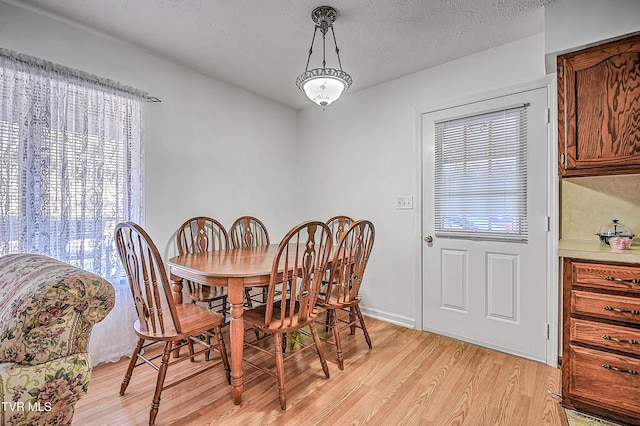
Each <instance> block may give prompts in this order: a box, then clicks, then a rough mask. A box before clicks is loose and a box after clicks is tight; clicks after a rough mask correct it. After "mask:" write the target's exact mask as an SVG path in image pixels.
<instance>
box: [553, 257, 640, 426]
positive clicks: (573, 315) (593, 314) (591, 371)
mask: <svg viewBox="0 0 640 426" xmlns="http://www.w3.org/2000/svg"><path fill="white" fill-rule="evenodd" d="M563 267H564V269H563V339H562V340H563V342H562V343H563V351H562V352H563V353H562V404H563V405H565V406H567V407H570V408H573V409H576V410H580V411H584V412H587V413H592V414H594V415H597V416H601V417H605V418H609V419H611V420H616V421H621V422H624V423H628V424H636V425H637V424H640V265H638V264H625V263H603V262H595V261H588V260H578V259H564V264H563Z"/></svg>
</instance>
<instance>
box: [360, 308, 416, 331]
mask: <svg viewBox="0 0 640 426" xmlns="http://www.w3.org/2000/svg"><path fill="white" fill-rule="evenodd" d="M360 310H361V311H362V315H364V316H367V317H371V318H375V319H378V320H380V321H386V322H389V323H391V324H395V325H399V326H400V327H405V328H416V322H415V319H414V318H410V317H405V316H401V315H397V314H394V313H392V312H385V311H380V310H378V309H372V308H367V307H366V306H362V305H360Z"/></svg>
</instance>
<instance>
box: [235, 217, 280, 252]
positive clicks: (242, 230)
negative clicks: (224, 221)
mask: <svg viewBox="0 0 640 426" xmlns="http://www.w3.org/2000/svg"><path fill="white" fill-rule="evenodd" d="M229 233H230V234H231V244H232V245H233V248H240V247H244V248H246V247H258V246H268V245H269V244H270V242H269V232H267V227H266V226H264V223H262V222H261V221H260V219H258V218H256V217H253V216H242V217H239V218H238V219H236V221H235V222H233V225H231V230H230V231H229Z"/></svg>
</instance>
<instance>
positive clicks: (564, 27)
mask: <svg viewBox="0 0 640 426" xmlns="http://www.w3.org/2000/svg"><path fill="white" fill-rule="evenodd" d="M638 31H640V1H638V0H607V1H603V0H560V1H558V2H556V3H551V4H550V5H548V6H545V8H544V39H545V53H546V54H547V56H546V63H547V65H546V66H547V72H549V73H555V72H556V57H557V55H558V54H562V53H566V52H571V51H575V50H580V49H582V48H585V47H588V46H591V45H595V44H600V43H602V42H603V41H608V40H611V39H615V38H618V37H620V36H623V35H627V34H633V33H636V32H638Z"/></svg>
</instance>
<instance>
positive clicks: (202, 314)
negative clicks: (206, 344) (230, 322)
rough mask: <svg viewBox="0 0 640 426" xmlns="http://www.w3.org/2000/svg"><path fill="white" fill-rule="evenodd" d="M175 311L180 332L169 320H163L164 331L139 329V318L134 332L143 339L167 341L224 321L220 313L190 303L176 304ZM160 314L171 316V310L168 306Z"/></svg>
mask: <svg viewBox="0 0 640 426" xmlns="http://www.w3.org/2000/svg"><path fill="white" fill-rule="evenodd" d="M176 312H177V314H178V318H180V325H181V328H182V333H178V332H177V331H176V329H175V326H174V325H173V323H170V322H169V321H166V322H165V329H164V331H161V330H157V331H156V332H155V333H154V332H153V330H141V328H140V321H139V320H137V321H136V322H135V324H134V326H133V328H134V330H135V332H136V334H137V335H138V336H139V337H141V338H143V339H145V340H158V341H167V340H179V339H182V338H186V337H188V336H193V335H195V334H199V333H202V332H204V331H207V330H211V329H212V328H214V327H216V326H219V325H221V324H222V323H223V322H224V320H223V317H222V315H220V314H218V313H217V312H213V311H211V310H210V309H207V308H205V307H203V306H199V305H194V304H192V303H185V304H181V305H176ZM162 316H163V317H164V318H169V319H170V318H171V312H170V311H169V309H168V308H167V309H163V310H162Z"/></svg>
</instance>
